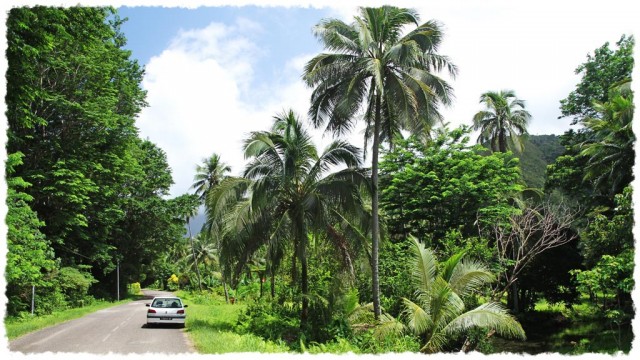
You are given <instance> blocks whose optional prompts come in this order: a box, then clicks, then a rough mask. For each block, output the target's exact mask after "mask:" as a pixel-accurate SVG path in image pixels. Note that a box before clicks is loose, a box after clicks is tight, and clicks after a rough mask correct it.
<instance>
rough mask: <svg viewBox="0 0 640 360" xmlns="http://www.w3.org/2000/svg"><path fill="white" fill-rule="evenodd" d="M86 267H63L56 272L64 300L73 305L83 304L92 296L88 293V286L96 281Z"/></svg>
mask: <svg viewBox="0 0 640 360" xmlns="http://www.w3.org/2000/svg"><path fill="white" fill-rule="evenodd" d="M83 270H88V267H86V266H83V267H80V266H79V267H78V268H74V267H63V268H60V271H59V273H58V282H59V284H60V288H61V290H62V293H63V294H64V295H65V298H66V300H67V301H68V302H69V303H70V304H72V305H73V306H80V305H84V304H85V302H90V301H91V300H92V298H91V297H90V296H89V295H88V292H89V287H90V286H91V285H92V284H95V283H97V282H98V281H97V280H96V279H95V278H94V277H93V276H92V275H91V274H90V273H88V272H86V271H83Z"/></svg>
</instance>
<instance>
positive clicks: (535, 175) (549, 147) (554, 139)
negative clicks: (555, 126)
mask: <svg viewBox="0 0 640 360" xmlns="http://www.w3.org/2000/svg"><path fill="white" fill-rule="evenodd" d="M523 145H524V150H523V152H522V153H521V154H517V155H516V156H518V158H520V168H521V169H522V177H523V179H524V181H525V183H526V184H527V187H529V188H537V189H542V188H543V187H544V182H545V178H544V176H545V172H546V170H547V165H549V164H552V163H553V162H554V161H555V159H556V158H557V157H558V156H560V155H562V153H563V151H564V147H563V146H562V145H561V144H560V137H559V136H557V135H529V136H528V137H527V138H526V139H525V140H524V144H523Z"/></svg>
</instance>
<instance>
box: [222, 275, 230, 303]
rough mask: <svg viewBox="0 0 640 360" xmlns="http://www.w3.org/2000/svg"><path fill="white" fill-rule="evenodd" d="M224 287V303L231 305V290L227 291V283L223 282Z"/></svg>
mask: <svg viewBox="0 0 640 360" xmlns="http://www.w3.org/2000/svg"><path fill="white" fill-rule="evenodd" d="M222 287H223V288H224V301H225V303H227V304H228V303H229V290H227V282H226V281H224V280H222Z"/></svg>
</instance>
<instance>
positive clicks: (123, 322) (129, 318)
mask: <svg viewBox="0 0 640 360" xmlns="http://www.w3.org/2000/svg"><path fill="white" fill-rule="evenodd" d="M133 315H134V314H132V315H130V316H129V317H128V318H126V319H125V320H124V321H122V322H121V323H120V324H119V325H118V326H116V327H115V328H113V329H112V330H111V331H110V332H109V333H108V334H107V336H105V337H104V339H102V342H105V341H107V339H108V338H109V337H110V336H111V334H113V333H115V332H116V331H117V330H118V329H120V327H121V326H122V325H124V324H125V323H126V322H128V321H129V320H131V318H132V317H133Z"/></svg>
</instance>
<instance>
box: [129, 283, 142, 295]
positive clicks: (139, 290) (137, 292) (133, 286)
mask: <svg viewBox="0 0 640 360" xmlns="http://www.w3.org/2000/svg"><path fill="white" fill-rule="evenodd" d="M131 293H132V294H133V295H140V294H142V288H141V287H140V283H139V282H134V283H133V284H131Z"/></svg>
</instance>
